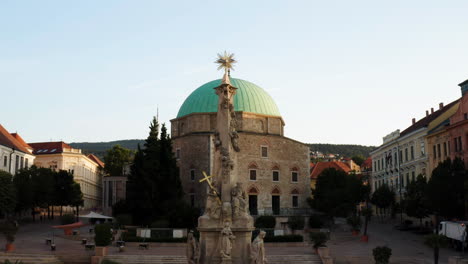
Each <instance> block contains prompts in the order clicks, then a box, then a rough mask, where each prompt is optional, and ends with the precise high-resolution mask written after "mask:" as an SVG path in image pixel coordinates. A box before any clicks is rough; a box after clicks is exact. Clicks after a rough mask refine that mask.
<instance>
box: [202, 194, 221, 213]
mask: <svg viewBox="0 0 468 264" xmlns="http://www.w3.org/2000/svg"><path fill="white" fill-rule="evenodd" d="M205 215H208V216H209V217H210V218H212V219H219V218H220V217H221V201H220V199H219V196H218V194H217V193H216V192H215V191H214V190H212V189H210V190H209V191H208V195H207V197H206V207H205Z"/></svg>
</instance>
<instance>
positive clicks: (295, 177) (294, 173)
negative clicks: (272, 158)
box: [190, 169, 299, 182]
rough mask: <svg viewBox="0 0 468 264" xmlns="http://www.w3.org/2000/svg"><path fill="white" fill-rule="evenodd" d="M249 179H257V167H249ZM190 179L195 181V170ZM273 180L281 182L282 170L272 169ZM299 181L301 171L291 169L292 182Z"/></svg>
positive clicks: (192, 171) (191, 171) (191, 172)
mask: <svg viewBox="0 0 468 264" xmlns="http://www.w3.org/2000/svg"><path fill="white" fill-rule="evenodd" d="M249 179H250V180H251V181H256V180H257V170H256V169H249ZM190 180H191V181H195V170H190ZM272 180H273V181H274V182H279V180H280V172H279V171H278V170H274V171H272ZM298 181H299V173H298V172H297V171H291V182H298Z"/></svg>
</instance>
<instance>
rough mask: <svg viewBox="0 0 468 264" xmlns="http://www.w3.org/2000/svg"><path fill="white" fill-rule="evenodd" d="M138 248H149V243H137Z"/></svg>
mask: <svg viewBox="0 0 468 264" xmlns="http://www.w3.org/2000/svg"><path fill="white" fill-rule="evenodd" d="M138 248H139V249H149V244H148V243H140V244H139V245H138Z"/></svg>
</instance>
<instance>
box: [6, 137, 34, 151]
mask: <svg viewBox="0 0 468 264" xmlns="http://www.w3.org/2000/svg"><path fill="white" fill-rule="evenodd" d="M11 135H12V136H13V137H14V138H15V139H16V140H17V141H18V142H19V143H20V144H21V145H23V147H25V148H26V149H28V150H29V149H32V147H31V146H29V145H28V143H26V141H24V139H23V138H22V137H21V136H20V135H19V134H18V133H11Z"/></svg>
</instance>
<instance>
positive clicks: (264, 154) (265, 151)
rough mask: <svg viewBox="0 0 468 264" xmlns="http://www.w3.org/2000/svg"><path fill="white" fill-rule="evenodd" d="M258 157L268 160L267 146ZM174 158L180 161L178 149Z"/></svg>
mask: <svg viewBox="0 0 468 264" xmlns="http://www.w3.org/2000/svg"><path fill="white" fill-rule="evenodd" d="M260 156H261V157H262V158H268V146H261V147H260ZM175 157H176V159H180V148H178V149H176V152H175Z"/></svg>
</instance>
